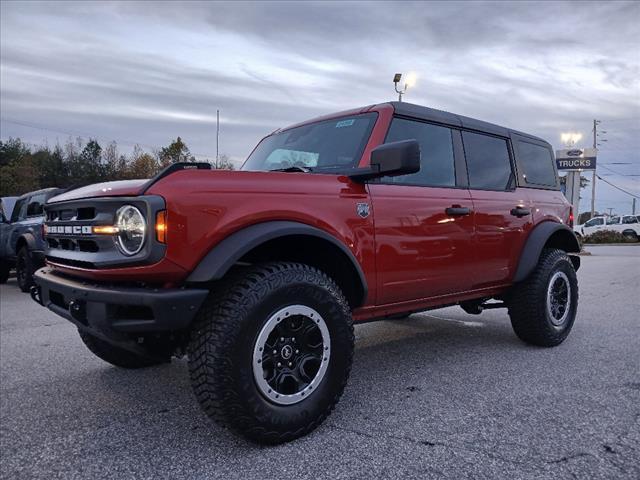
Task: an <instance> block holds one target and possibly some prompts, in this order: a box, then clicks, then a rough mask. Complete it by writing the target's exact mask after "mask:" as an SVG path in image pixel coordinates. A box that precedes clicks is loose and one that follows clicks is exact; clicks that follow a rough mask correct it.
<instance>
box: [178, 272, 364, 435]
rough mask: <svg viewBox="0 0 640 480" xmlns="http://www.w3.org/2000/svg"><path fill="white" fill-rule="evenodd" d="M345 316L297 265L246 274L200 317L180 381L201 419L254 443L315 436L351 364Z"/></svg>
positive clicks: (328, 284)
mask: <svg viewBox="0 0 640 480" xmlns="http://www.w3.org/2000/svg"><path fill="white" fill-rule="evenodd" d="M353 342H354V339H353V325H352V321H351V313H350V310H349V306H348V304H347V302H346V300H345V298H344V296H343V294H342V292H341V291H340V289H339V288H338V286H337V285H336V284H335V283H334V282H333V281H332V280H331V279H329V278H328V277H327V276H326V275H325V274H323V273H322V272H320V271H318V270H316V269H315V268H312V267H310V266H307V265H303V264H298V263H284V262H283V263H269V264H265V265H262V266H256V267H251V268H247V269H245V270H244V271H241V272H237V273H236V274H235V275H234V276H233V277H232V278H229V279H228V280H225V284H224V286H223V288H222V289H221V290H219V291H217V292H216V293H212V295H211V296H210V298H209V299H208V300H207V301H206V302H205V304H204V305H203V306H202V307H201V309H200V312H199V313H198V316H197V319H196V324H195V326H194V328H193V331H192V335H191V341H190V344H189V371H190V375H191V383H192V386H193V389H194V392H195V395H196V397H197V399H198V401H199V402H200V405H201V406H202V408H203V410H204V411H205V412H206V413H207V415H209V416H210V417H212V418H213V419H214V420H216V421H217V422H218V423H220V424H222V425H224V426H227V427H230V428H232V429H234V430H236V431H238V432H239V433H241V434H243V435H245V436H246V437H248V438H250V439H252V440H255V441H258V442H261V443H281V442H286V441H289V440H293V439H295V438H297V437H300V436H302V435H305V434H307V433H309V432H311V431H312V430H313V429H315V428H316V427H317V426H318V425H320V423H322V421H324V419H325V418H326V417H327V416H328V415H329V413H330V412H331V411H332V410H333V408H334V406H335V404H336V403H337V402H338V399H339V398H340V396H341V395H342V392H343V390H344V387H345V384H346V382H347V378H348V376H349V371H350V369H351V361H352V357H353Z"/></svg>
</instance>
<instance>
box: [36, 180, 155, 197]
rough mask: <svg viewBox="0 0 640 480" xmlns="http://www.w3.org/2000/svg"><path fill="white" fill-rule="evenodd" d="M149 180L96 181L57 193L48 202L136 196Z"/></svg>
mask: <svg viewBox="0 0 640 480" xmlns="http://www.w3.org/2000/svg"><path fill="white" fill-rule="evenodd" d="M146 182H148V180H145V179H142V180H119V181H116V182H104V183H94V184H93V185H87V186H86V187H80V188H76V189H75V190H69V191H68V192H65V193H62V194H60V195H56V196H55V197H53V198H51V199H50V200H49V202H48V203H54V202H65V201H67V200H77V199H80V198H93V197H122V196H126V195H131V196H135V195H138V194H139V192H140V188H141V187H142V185H144V184H145V183H146Z"/></svg>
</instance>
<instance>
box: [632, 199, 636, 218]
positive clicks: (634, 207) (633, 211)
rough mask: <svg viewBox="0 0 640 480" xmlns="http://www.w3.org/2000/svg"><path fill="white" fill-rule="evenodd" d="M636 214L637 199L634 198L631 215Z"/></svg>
mask: <svg viewBox="0 0 640 480" xmlns="http://www.w3.org/2000/svg"><path fill="white" fill-rule="evenodd" d="M635 214H636V197H633V202H632V203H631V215H635Z"/></svg>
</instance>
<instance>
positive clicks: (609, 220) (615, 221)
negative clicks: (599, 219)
mask: <svg viewBox="0 0 640 480" xmlns="http://www.w3.org/2000/svg"><path fill="white" fill-rule="evenodd" d="M618 223H620V217H609V218H607V225H617V224H618Z"/></svg>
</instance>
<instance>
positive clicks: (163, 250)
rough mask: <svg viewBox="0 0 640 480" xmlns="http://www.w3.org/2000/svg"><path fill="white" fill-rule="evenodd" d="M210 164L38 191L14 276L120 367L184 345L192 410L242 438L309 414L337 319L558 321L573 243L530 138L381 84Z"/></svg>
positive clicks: (304, 427)
mask: <svg viewBox="0 0 640 480" xmlns="http://www.w3.org/2000/svg"><path fill="white" fill-rule="evenodd" d="M210 168H211V166H210V165H209V164H196V163H183V164H176V165H173V166H170V167H168V168H167V169H165V170H164V171H163V172H161V173H160V174H159V175H158V176H156V177H155V178H153V179H151V180H139V181H125V182H116V183H110V184H99V185H92V186H88V187H84V188H80V189H77V190H74V191H72V192H68V193H64V194H62V195H59V196H57V197H54V198H52V199H51V200H49V202H48V203H47V205H46V206H45V211H46V214H47V219H46V239H47V242H48V249H47V253H46V255H47V263H48V266H47V267H45V268H43V269H40V270H38V271H37V272H36V274H35V277H36V283H37V286H36V287H34V288H33V289H32V290H31V294H32V297H33V299H34V300H35V301H37V302H38V303H40V304H42V305H44V306H46V307H47V308H49V309H50V310H52V311H53V312H55V313H57V314H58V315H60V316H62V317H64V318H66V319H67V320H69V321H70V322H72V323H73V324H74V325H75V326H76V327H77V328H78V331H79V334H80V338H81V339H82V341H83V342H84V343H85V345H86V346H87V348H88V349H89V350H90V351H91V352H93V353H94V354H95V355H97V356H98V357H100V358H101V359H103V360H105V361H106V362H109V363H111V364H113V365H116V366H118V367H123V368H140V367H146V366H150V365H155V364H159V363H162V362H168V361H170V359H171V357H172V356H181V355H184V354H185V353H186V354H188V362H189V371H190V378H191V383H192V386H193V389H194V392H195V395H196V397H197V399H198V401H199V402H200V404H201V406H202V408H203V409H204V411H205V412H206V413H207V414H208V415H210V416H211V417H212V418H214V419H215V420H217V421H219V422H221V423H222V424H224V425H227V426H230V427H232V428H233V429H235V430H236V431H238V432H241V433H242V434H244V435H246V436H247V437H249V438H252V439H254V440H257V441H260V442H265V443H278V442H284V441H288V440H292V439H294V438H296V437H299V436H301V435H304V434H307V433H308V432H310V431H312V430H313V429H314V428H316V427H317V426H318V425H319V424H320V423H322V421H323V420H324V419H325V418H326V417H327V416H328V415H329V413H330V412H331V411H332V410H333V408H334V406H335V404H336V403H337V401H338V399H339V398H340V396H341V394H342V392H343V389H344V387H345V384H346V382H347V378H348V376H349V371H350V369H351V362H352V358H353V354H354V335H353V322H363V321H369V320H372V319H381V318H386V317H388V316H390V315H400V314H407V313H411V312H417V311H423V310H427V309H432V308H437V307H442V306H444V305H452V304H460V305H461V306H462V307H463V308H464V309H465V310H466V311H467V312H469V313H475V314H478V313H480V312H481V311H482V310H483V309H485V308H506V309H508V313H509V316H510V317H511V324H512V326H513V328H514V330H515V333H516V334H517V336H518V337H519V338H520V339H522V340H523V341H524V342H527V343H530V344H534V345H540V346H547V347H550V346H555V345H558V344H560V343H561V342H562V341H564V339H565V338H566V337H567V335H568V334H569V332H570V330H571V327H572V325H573V323H574V320H575V316H576V308H577V305H578V284H577V279H576V270H577V269H578V267H579V264H580V257H578V256H576V255H573V254H574V253H576V252H579V250H580V247H579V245H578V241H577V239H576V237H575V235H574V233H573V231H572V229H571V222H572V218H573V215H572V211H571V206H570V205H569V203H568V202H567V201H566V199H565V198H564V196H563V195H562V193H561V192H560V189H559V181H558V177H557V172H556V167H555V162H554V158H553V149H552V147H551V145H549V143H547V142H545V141H544V140H542V139H540V138H537V137H534V136H531V135H527V134H524V133H519V132H516V131H514V130H510V129H507V128H503V127H499V126H496V125H492V124H488V123H485V122H481V121H479V120H474V119H471V118H467V117H461V116H458V115H454V114H451V113H446V112H442V111H438V110H433V109H430V108H426V107H421V106H417V105H411V104H407V103H396V102H394V103H385V104H381V105H376V106H370V107H364V108H360V109H357V110H352V111H348V112H342V113H338V114H334V115H329V116H326V117H322V118H318V119H315V120H311V121H308V122H304V123H301V124H298V125H294V126H292V127H289V128H285V129H281V130H278V131H276V132H274V133H273V134H271V135H269V136H267V137H266V138H264V139H263V140H262V141H261V142H260V143H259V144H258V146H257V147H256V148H255V149H254V150H253V152H252V153H251V155H250V156H249V158H248V159H247V161H246V162H245V164H244V165H243V167H242V169H241V171H213V170H211V169H210ZM157 372H158V373H159V374H160V373H161V372H162V370H158V371H157ZM523 375H525V376H526V372H523Z"/></svg>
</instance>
